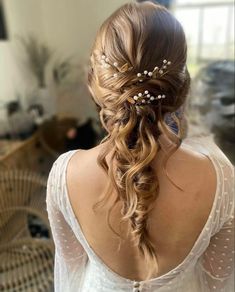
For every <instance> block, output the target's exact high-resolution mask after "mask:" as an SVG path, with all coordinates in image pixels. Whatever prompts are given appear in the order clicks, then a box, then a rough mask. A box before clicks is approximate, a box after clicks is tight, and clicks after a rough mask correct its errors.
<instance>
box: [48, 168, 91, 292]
mask: <svg viewBox="0 0 235 292" xmlns="http://www.w3.org/2000/svg"><path fill="white" fill-rule="evenodd" d="M60 173H61V167H60V165H59V163H58V162H55V163H54V165H53V167H52V169H51V171H50V174H49V178H48V182H47V197H46V203H47V212H48V218H49V222H50V226H51V231H52V236H53V240H54V243H55V264H54V283H55V291H56V292H60V291H61V292H62V291H65V290H64V289H68V287H69V281H68V279H69V278H71V276H72V275H75V274H76V277H77V278H79V275H81V274H82V271H83V269H84V265H85V262H86V252H85V251H84V249H83V247H82V245H81V244H80V242H79V241H78V239H77V238H76V236H75V234H74V232H73V230H72V228H71V227H70V225H69V224H68V223H67V221H66V219H65V217H64V215H63V212H62V211H61V208H60V207H59V203H58V201H59V199H60V196H61V195H62V194H61V192H62V191H63V186H61V184H62V179H61V175H60ZM77 280H78V279H77ZM70 282H71V280H70ZM65 287H66V288H65ZM66 291H68V290H66ZM71 291H72V290H71Z"/></svg>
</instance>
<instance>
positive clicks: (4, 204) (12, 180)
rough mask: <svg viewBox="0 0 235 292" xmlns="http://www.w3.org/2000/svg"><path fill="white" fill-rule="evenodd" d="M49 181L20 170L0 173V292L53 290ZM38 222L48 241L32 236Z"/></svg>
mask: <svg viewBox="0 0 235 292" xmlns="http://www.w3.org/2000/svg"><path fill="white" fill-rule="evenodd" d="M45 190H46V180H45V178H43V177H42V176H40V175H38V174H35V173H32V172H29V171H20V170H8V171H3V172H1V173H0V291H4V292H5V291H6V292H10V291H11V292H18V291H22V292H23V291H24V292H34V291H35V292H36V291H52V286H53V261H54V260H53V258H54V245H53V241H52V239H51V233H50V227H49V223H48V218H47V215H46V206H45ZM33 219H34V220H35V219H37V220H39V221H40V222H41V224H42V225H43V226H45V228H46V229H47V230H48V233H49V238H46V237H40V238H37V237H33V236H32V230H30V228H29V226H30V221H32V220H33Z"/></svg>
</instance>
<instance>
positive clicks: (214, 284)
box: [202, 158, 234, 292]
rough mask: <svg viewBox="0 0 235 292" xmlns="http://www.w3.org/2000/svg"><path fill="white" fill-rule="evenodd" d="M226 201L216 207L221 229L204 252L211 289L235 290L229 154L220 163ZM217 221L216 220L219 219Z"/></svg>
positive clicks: (232, 186)
mask: <svg viewBox="0 0 235 292" xmlns="http://www.w3.org/2000/svg"><path fill="white" fill-rule="evenodd" d="M220 174H221V185H222V194H221V196H222V201H221V206H220V208H219V209H216V211H215V212H216V217H218V218H216V219H215V221H217V222H220V224H218V225H219V228H218V229H219V230H216V232H215V234H213V236H212V237H211V239H210V243H209V246H208V248H207V249H206V251H205V252H204V254H203V260H202V263H203V271H204V274H205V277H204V279H205V284H206V286H207V287H208V288H209V291H216V292H217V291H220V292H232V291H234V290H233V289H234V167H233V166H232V164H231V163H230V162H229V161H228V160H227V158H225V159H224V160H223V162H222V163H220ZM215 221H214V222H215Z"/></svg>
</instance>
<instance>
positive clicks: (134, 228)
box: [88, 1, 190, 278]
mask: <svg viewBox="0 0 235 292" xmlns="http://www.w3.org/2000/svg"><path fill="white" fill-rule="evenodd" d="M186 54H187V46H186V40H185V35H184V31H183V29H182V27H181V25H180V23H179V22H178V21H177V20H176V19H175V18H174V16H172V14H171V13H170V12H169V11H168V10H167V9H165V8H164V7H162V6H160V5H156V4H153V3H152V2H148V1H147V2H144V3H128V4H126V5H124V6H122V7H121V8H119V9H118V10H117V11H116V12H114V13H113V14H112V15H111V16H110V17H109V18H108V19H107V20H106V21H105V22H104V23H103V25H102V26H101V28H100V30H99V31H98V33H97V37H96V40H95V43H94V46H93V49H92V54H91V68H90V71H89V75H88V87H89V89H90V92H91V94H92V96H93V99H94V101H95V103H96V105H97V106H98V109H99V114H100V120H101V122H102V125H103V127H104V128H105V129H106V130H107V133H108V134H107V136H106V137H105V138H104V139H103V140H102V142H101V143H104V142H106V143H105V147H104V150H103V151H102V153H100V155H99V157H98V163H99V164H100V166H101V167H102V168H103V169H104V170H105V171H106V173H107V174H108V177H109V181H108V185H107V189H106V191H105V192H104V193H103V194H102V198H101V200H100V201H99V202H98V203H97V204H96V205H95V207H98V206H101V205H102V203H103V204H104V203H105V202H106V201H107V199H108V197H110V194H111V193H112V195H113V196H115V200H114V201H115V203H117V202H121V204H122V205H121V206H122V210H121V212H122V216H123V217H122V220H123V221H127V222H129V223H130V224H129V226H130V232H131V234H132V238H133V242H134V243H135V244H136V245H137V246H138V249H139V251H140V253H141V254H142V255H143V256H144V257H145V259H146V260H147V261H148V262H149V267H151V268H150V270H149V273H148V276H147V278H150V277H151V275H152V274H153V273H154V274H155V273H156V272H157V271H158V264H157V262H158V261H157V251H156V248H155V247H154V245H153V243H152V241H151V238H150V235H149V232H148V217H149V214H150V212H151V210H152V209H153V207H154V203H155V201H156V199H157V197H158V192H159V182H158V177H157V174H156V172H155V171H154V170H153V168H152V166H151V163H152V162H153V160H154V158H155V157H156V155H157V154H158V152H159V150H160V148H161V145H160V144H159V141H158V138H159V136H160V135H161V134H165V135H166V136H167V137H168V138H169V139H170V140H171V141H172V142H173V143H174V145H175V147H174V149H173V150H172V151H170V152H171V153H168V158H169V156H170V155H171V154H172V153H173V152H174V151H176V150H177V148H178V147H179V146H180V143H181V140H182V133H181V123H180V120H179V119H178V118H177V115H175V114H174V113H175V112H176V111H177V110H178V109H179V108H181V107H182V106H183V105H184V103H185V99H186V96H187V93H188V89H189V84H190V77H189V74H188V71H187V67H186ZM102 56H103V57H102ZM104 56H105V57H104ZM104 58H107V63H108V64H110V65H108V64H107V65H105V64H104V61H102V59H104ZM163 60H169V61H170V64H171V65H170V66H169V67H168V68H167V72H166V73H165V74H162V75H159V76H158V77H157V78H146V79H143V80H140V78H139V77H138V73H139V72H144V71H148V72H149V71H152V70H153V68H154V67H155V66H161V64H162V62H163ZM144 91H148V92H149V93H150V94H151V95H153V96H158V95H162V94H164V95H165V96H166V98H164V99H161V100H159V101H157V102H156V103H153V104H152V103H151V104H145V105H139V106H136V105H135V104H133V103H131V102H129V101H128V100H129V99H130V97H134V96H136V95H138V93H140V92H144ZM169 113H170V114H172V115H171V116H172V117H173V118H174V122H175V123H176V124H177V129H178V131H177V133H174V132H173V131H172V130H171V129H170V127H169V125H167V123H166V121H165V118H164V117H165V115H166V114H169ZM108 154H110V156H111V160H110V163H109V165H108V164H107V161H106V157H107V155H108ZM165 164H166V161H165V162H164V165H165ZM163 167H165V166H163ZM169 179H170V178H169ZM114 205H115V204H114ZM114 205H113V207H114ZM113 207H112V208H111V209H110V210H109V212H108V223H109V215H110V212H111V210H112V209H113ZM109 226H110V227H111V228H112V226H111V225H110V223H109ZM112 230H113V229H112Z"/></svg>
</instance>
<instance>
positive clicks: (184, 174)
mask: <svg viewBox="0 0 235 292" xmlns="http://www.w3.org/2000/svg"><path fill="white" fill-rule="evenodd" d="M162 143H164V140H162ZM101 147H103V145H99V146H97V147H95V148H92V149H90V150H84V151H78V152H76V153H75V154H74V155H73V156H72V158H71V159H70V161H69V164H68V167H67V187H68V192H69V198H70V201H71V205H72V207H73V210H74V213H75V215H76V217H77V219H78V221H79V223H80V225H81V227H82V230H83V233H84V235H85V237H86V239H87V241H88V243H89V245H90V246H91V248H92V249H93V250H94V252H95V253H96V254H97V255H98V256H99V257H100V258H101V259H102V261H103V262H104V263H105V264H106V265H107V266H108V267H109V268H110V269H111V270H113V271H114V272H116V273H117V274H119V275H121V276H122V277H125V278H128V279H135V280H143V279H145V277H146V275H147V269H146V268H147V267H146V263H145V260H144V259H143V257H141V255H140V254H139V251H138V248H137V247H134V246H133V243H132V241H131V238H130V236H129V235H128V232H127V230H128V226H127V223H122V224H121V225H120V219H121V212H120V210H121V205H120V203H118V204H117V205H116V206H115V208H114V209H113V211H112V213H111V225H112V227H113V228H114V230H115V231H117V232H118V233H119V234H121V236H122V237H123V238H124V239H125V240H123V242H122V244H120V245H119V243H120V239H119V238H118V236H117V235H115V234H114V233H113V231H112V230H111V229H110V228H109V226H108V224H107V217H106V215H107V212H106V211H107V210H108V209H109V208H110V207H111V206H112V205H113V200H112V197H110V200H109V201H108V202H107V204H106V205H105V207H104V208H103V209H100V210H99V209H98V210H97V212H96V213H94V212H93V210H92V207H93V205H94V204H95V203H96V202H97V201H98V199H99V196H100V194H101V193H102V192H103V191H104V188H105V186H106V183H107V175H106V174H105V172H104V171H103V170H102V169H101V168H100V167H99V166H98V164H97V156H98V155H99V153H100V151H101ZM163 156H164V153H163V152H162V151H161V152H159V155H157V157H156V159H155V161H154V162H153V167H154V169H155V170H156V172H157V174H158V178H159V183H160V192H159V195H158V198H157V200H156V203H155V206H154V209H153V211H152V212H151V214H150V216H149V233H150V237H151V239H152V241H153V243H154V244H155V247H156V251H157V256H158V263H159V272H158V274H157V275H152V277H157V276H160V275H163V274H165V273H167V272H168V271H170V270H171V269H173V268H175V267H176V266H177V265H179V264H180V263H181V262H182V261H183V260H184V259H185V257H186V256H187V255H188V254H189V253H190V251H191V249H192V247H193V245H194V243H195V241H196V239H197V238H198V236H199V234H200V233H201V231H202V228H203V226H204V225H205V223H206V221H207V219H208V216H209V213H210V210H211V207H212V204H213V201H214V196H215V192H216V172H215V170H214V166H213V164H212V162H211V161H210V159H209V158H208V157H207V156H205V155H203V154H200V153H198V152H195V151H193V150H191V149H189V148H187V147H185V146H181V147H180V148H179V149H178V150H177V151H176V152H175V153H174V154H173V155H172V156H171V157H170V158H169V161H168V163H167V173H168V176H169V177H170V179H171V180H172V181H173V182H174V184H176V186H174V184H172V182H171V181H170V180H169V179H168V177H167V175H166V172H165V171H164V170H163V167H162V164H161V162H162V158H163ZM108 161H109V158H108ZM177 186H178V187H177ZM181 189H183V191H182V190H181Z"/></svg>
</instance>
